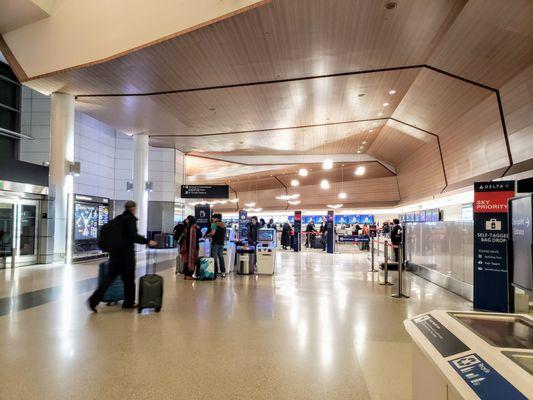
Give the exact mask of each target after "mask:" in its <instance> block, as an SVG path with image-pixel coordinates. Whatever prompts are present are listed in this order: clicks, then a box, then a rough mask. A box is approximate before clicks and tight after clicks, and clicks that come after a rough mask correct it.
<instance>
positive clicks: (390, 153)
mask: <svg viewBox="0 0 533 400" xmlns="http://www.w3.org/2000/svg"><path fill="white" fill-rule="evenodd" d="M431 139H432V136H431V135H429V134H427V133H424V132H421V131H419V130H416V129H414V128H411V127H408V126H404V125H401V124H399V123H397V122H395V121H392V120H391V121H389V122H387V124H386V125H385V126H384V127H383V128H381V130H380V131H379V133H378V134H377V136H376V138H375V139H374V141H373V142H372V144H371V145H370V148H369V149H368V151H367V153H368V154H370V155H371V156H374V157H376V158H378V159H381V160H387V161H388V162H390V163H392V164H394V165H398V164H399V163H400V162H402V161H403V160H404V159H405V158H406V157H408V155H409V154H411V153H412V152H413V151H416V150H417V149H418V148H419V147H420V146H423V145H424V144H425V143H427V141H429V140H431Z"/></svg>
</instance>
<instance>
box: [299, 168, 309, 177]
mask: <svg viewBox="0 0 533 400" xmlns="http://www.w3.org/2000/svg"><path fill="white" fill-rule="evenodd" d="M298 175H300V176H307V175H309V172H307V170H306V169H305V168H300V169H299V170H298Z"/></svg>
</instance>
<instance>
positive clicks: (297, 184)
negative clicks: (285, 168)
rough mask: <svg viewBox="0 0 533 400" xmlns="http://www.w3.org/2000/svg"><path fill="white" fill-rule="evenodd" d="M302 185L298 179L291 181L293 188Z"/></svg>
mask: <svg viewBox="0 0 533 400" xmlns="http://www.w3.org/2000/svg"><path fill="white" fill-rule="evenodd" d="M299 185H300V182H298V179H293V180H292V181H291V186H299Z"/></svg>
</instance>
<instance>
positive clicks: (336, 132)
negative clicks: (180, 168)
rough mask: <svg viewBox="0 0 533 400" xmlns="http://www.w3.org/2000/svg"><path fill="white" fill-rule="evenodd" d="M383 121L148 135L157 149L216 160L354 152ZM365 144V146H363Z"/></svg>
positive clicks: (372, 134)
mask: <svg viewBox="0 0 533 400" xmlns="http://www.w3.org/2000/svg"><path fill="white" fill-rule="evenodd" d="M385 122H386V120H377V121H363V122H353V123H345V124H338V125H323V126H315V127H300V128H296V129H280V130H267V131H259V132H257V131H255V132H243V133H226V134H215V135H207V136H191V135H187V136H181V137H174V136H151V137H150V143H151V144H152V145H153V146H157V147H171V148H172V147H175V148H177V149H178V150H180V151H182V152H185V153H189V152H194V153H204V154H205V155H206V156H209V157H215V158H216V156H217V155H220V154H223V155H225V156H235V155H250V156H253V155H265V154H273V155H283V154H294V152H295V151H298V152H301V153H305V154H346V153H356V152H357V151H359V150H360V149H359V147H361V146H363V149H362V150H364V149H366V148H368V146H369V145H370V144H371V143H372V140H373V138H374V137H375V135H376V133H377V132H378V131H379V129H380V127H381V126H383V125H384V124H385ZM363 142H364V143H363Z"/></svg>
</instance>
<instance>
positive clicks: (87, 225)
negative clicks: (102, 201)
mask: <svg viewBox="0 0 533 400" xmlns="http://www.w3.org/2000/svg"><path fill="white" fill-rule="evenodd" d="M98 215H99V213H98V205H97V204H89V203H76V204H75V205H74V240H88V239H96V238H97V237H98Z"/></svg>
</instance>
